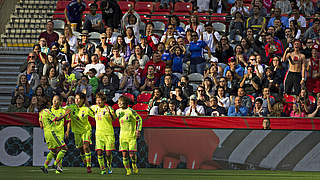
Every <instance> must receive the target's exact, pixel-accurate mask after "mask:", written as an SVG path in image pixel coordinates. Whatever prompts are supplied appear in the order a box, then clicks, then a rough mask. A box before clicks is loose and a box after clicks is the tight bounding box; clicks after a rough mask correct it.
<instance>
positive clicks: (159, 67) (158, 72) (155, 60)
mask: <svg viewBox="0 0 320 180" xmlns="http://www.w3.org/2000/svg"><path fill="white" fill-rule="evenodd" d="M150 65H153V66H154V67H155V76H156V77H157V78H159V79H160V77H161V76H162V75H164V69H165V67H166V63H164V62H163V61H161V55H160V53H159V51H155V52H154V53H153V56H152V59H151V60H150V61H148V62H147V63H146V65H145V66H144V69H143V73H142V77H146V75H147V71H148V66H150Z"/></svg>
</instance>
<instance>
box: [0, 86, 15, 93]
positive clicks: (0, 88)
mask: <svg viewBox="0 0 320 180" xmlns="http://www.w3.org/2000/svg"><path fill="white" fill-rule="evenodd" d="M15 87H16V86H0V93H12V92H13V91H14V88H15Z"/></svg>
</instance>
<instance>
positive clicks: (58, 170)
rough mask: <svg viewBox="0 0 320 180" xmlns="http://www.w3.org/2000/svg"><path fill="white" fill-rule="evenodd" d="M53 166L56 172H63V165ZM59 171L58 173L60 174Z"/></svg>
mask: <svg viewBox="0 0 320 180" xmlns="http://www.w3.org/2000/svg"><path fill="white" fill-rule="evenodd" d="M53 168H54V169H55V170H56V173H57V172H58V173H62V171H63V170H62V169H61V167H59V166H57V165H53ZM58 173H57V174H58Z"/></svg>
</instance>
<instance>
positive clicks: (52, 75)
mask: <svg viewBox="0 0 320 180" xmlns="http://www.w3.org/2000/svg"><path fill="white" fill-rule="evenodd" d="M46 75H47V77H48V82H49V84H50V86H51V88H52V89H53V90H56V89H57V86H58V81H59V80H58V76H59V74H58V72H57V70H56V68H55V67H50V68H49V69H48V71H47V74H46Z"/></svg>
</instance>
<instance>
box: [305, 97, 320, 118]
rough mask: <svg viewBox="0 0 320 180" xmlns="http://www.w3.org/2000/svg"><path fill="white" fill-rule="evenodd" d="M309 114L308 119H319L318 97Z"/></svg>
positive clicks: (319, 106) (319, 99)
mask: <svg viewBox="0 0 320 180" xmlns="http://www.w3.org/2000/svg"><path fill="white" fill-rule="evenodd" d="M311 112H312V113H311V114H309V115H308V117H320V97H318V100H317V104H316V106H315V108H314V109H313V111H311Z"/></svg>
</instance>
